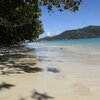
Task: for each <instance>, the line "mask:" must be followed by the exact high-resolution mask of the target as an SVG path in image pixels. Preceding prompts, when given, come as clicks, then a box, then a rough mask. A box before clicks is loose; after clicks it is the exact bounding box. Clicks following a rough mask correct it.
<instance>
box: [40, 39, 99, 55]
mask: <svg viewBox="0 0 100 100" xmlns="http://www.w3.org/2000/svg"><path fill="white" fill-rule="evenodd" d="M42 43H46V44H49V45H56V46H70V47H71V49H74V50H80V51H88V52H98V53H99V52H100V38H88V39H74V40H56V41H46V42H42ZM72 47H73V48H72Z"/></svg>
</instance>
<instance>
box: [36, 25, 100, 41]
mask: <svg viewBox="0 0 100 100" xmlns="http://www.w3.org/2000/svg"><path fill="white" fill-rule="evenodd" d="M95 37H100V26H88V27H84V28H82V29H77V30H70V31H65V32H63V33H61V34H59V35H56V36H52V37H45V38H42V39H39V40H38V41H41V40H62V39H81V38H95Z"/></svg>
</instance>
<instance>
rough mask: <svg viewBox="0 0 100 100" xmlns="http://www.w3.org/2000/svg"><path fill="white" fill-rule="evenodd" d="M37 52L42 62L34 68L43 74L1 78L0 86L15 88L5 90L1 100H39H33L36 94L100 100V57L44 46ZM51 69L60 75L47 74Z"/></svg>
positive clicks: (57, 99)
mask: <svg viewBox="0 0 100 100" xmlns="http://www.w3.org/2000/svg"><path fill="white" fill-rule="evenodd" d="M35 48H36V51H35V52H33V54H34V55H36V56H37V59H39V61H37V62H36V63H37V64H36V65H35V66H34V67H39V68H43V69H44V71H43V72H38V73H25V74H11V75H0V83H2V82H3V81H5V82H6V83H10V84H14V85H15V87H11V88H10V89H2V90H1V91H0V100H21V98H25V100H40V99H32V98H31V96H32V93H33V92H34V91H37V92H39V93H47V95H49V96H52V97H54V99H53V100H100V55H97V54H91V53H89V54H88V53H80V52H74V51H70V50H68V49H67V48H65V47H60V46H58V47H55V46H46V45H42V44H41V45H39V46H36V47H35ZM32 59H33V58H32ZM34 61H35V60H34ZM31 62H32V60H31ZM48 67H49V68H57V69H59V70H61V71H60V72H59V73H53V72H50V71H47V68H48ZM43 100H44V99H43ZM47 100H48V99H47Z"/></svg>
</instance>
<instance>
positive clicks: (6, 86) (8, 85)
mask: <svg viewBox="0 0 100 100" xmlns="http://www.w3.org/2000/svg"><path fill="white" fill-rule="evenodd" d="M14 86H15V85H13V84H10V83H6V82H2V84H0V91H2V90H3V89H10V88H12V87H14Z"/></svg>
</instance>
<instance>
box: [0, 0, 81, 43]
mask: <svg viewBox="0 0 100 100" xmlns="http://www.w3.org/2000/svg"><path fill="white" fill-rule="evenodd" d="M81 2H82V0H0V44H6V45H8V44H16V43H22V42H25V41H26V40H27V41H33V40H34V39H36V38H37V37H38V36H39V35H40V34H42V33H43V32H44V30H43V25H42V22H41V20H40V19H39V17H40V16H41V6H46V7H47V9H48V11H49V13H51V12H52V11H53V7H56V8H58V9H59V11H63V10H70V11H72V12H75V11H77V10H79V6H80V4H81Z"/></svg>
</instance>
